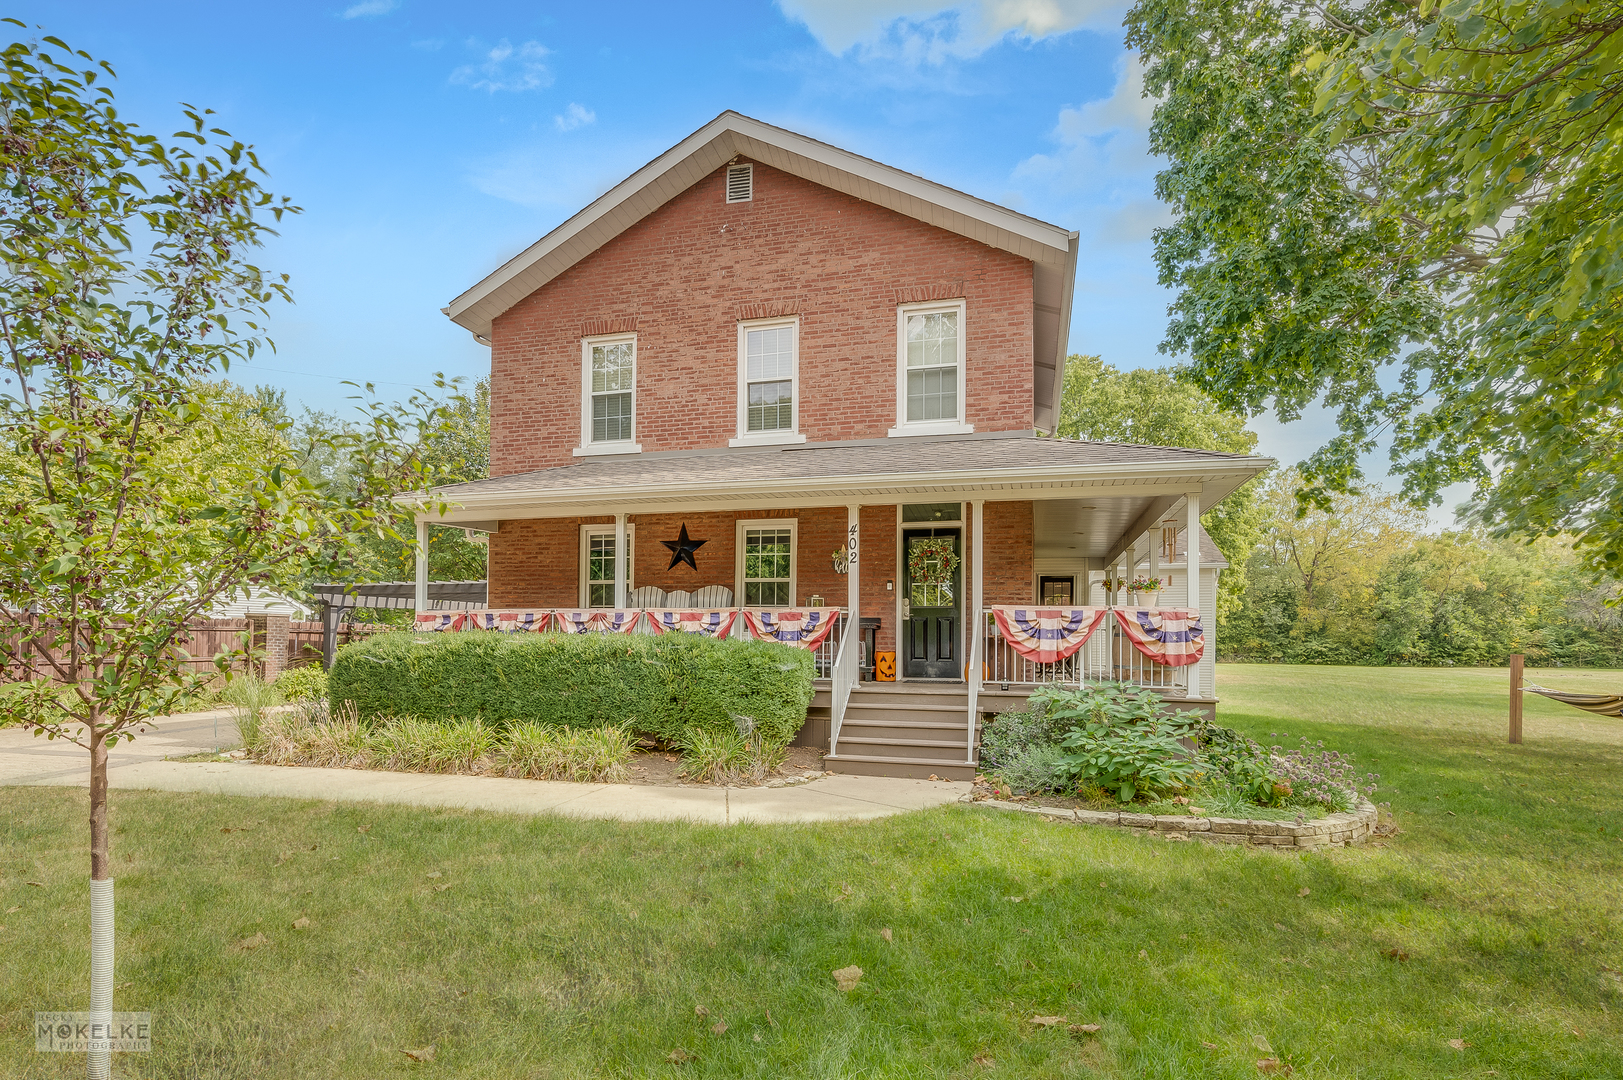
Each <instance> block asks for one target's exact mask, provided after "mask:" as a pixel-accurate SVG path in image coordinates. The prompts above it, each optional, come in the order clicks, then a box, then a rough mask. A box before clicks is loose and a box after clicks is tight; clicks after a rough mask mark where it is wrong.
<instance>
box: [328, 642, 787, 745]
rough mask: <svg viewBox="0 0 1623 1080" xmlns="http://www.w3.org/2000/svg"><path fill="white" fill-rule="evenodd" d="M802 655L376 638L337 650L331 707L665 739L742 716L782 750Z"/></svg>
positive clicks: (727, 726) (661, 645)
mask: <svg viewBox="0 0 1623 1080" xmlns="http://www.w3.org/2000/svg"><path fill="white" fill-rule="evenodd" d="M812 675H813V657H812V654H811V652H810V651H809V650H806V649H797V648H795V647H793V646H790V645H780V644H778V643H777V642H771V641H714V640H712V639H710V638H706V637H701V636H699V635H697V634H678V633H671V634H660V635H651V634H552V633H548V634H507V633H498V632H484V631H470V632H461V633H445V634H419V633H413V632H409V631H408V632H404V633H393V634H378V635H375V636H372V637H369V638H366V639H364V640H362V641H357V642H353V643H351V644H349V645H345V646H344V647H343V648H341V649H339V650H338V655H337V657H336V658H335V659H334V660H333V665H332V671H331V672H330V673H329V674H328V685H329V687H330V689H331V694H332V703H333V707H334V709H336V708H337V707H338V706H340V705H342V704H343V703H344V702H346V701H347V702H353V703H354V704H355V708H356V710H357V712H358V713H359V714H360V716H361V717H362V718H363V719H370V718H373V717H378V716H416V717H420V718H422V719H424V720H465V719H472V718H475V717H477V718H479V719H482V720H484V721H485V722H486V723H488V724H492V725H495V726H497V727H506V726H507V725H508V724H510V723H514V722H517V721H523V720H534V721H539V722H540V723H543V724H549V725H568V726H570V727H599V726H602V725H605V724H624V725H626V726H628V727H630V728H631V729H632V730H633V731H636V732H638V733H640V734H644V735H651V736H654V737H656V738H659V739H662V740H665V741H667V742H675V741H677V740H679V739H680V738H681V737H682V736H683V734H684V733H685V732H686V731H687V729H689V728H695V727H696V728H700V729H703V730H707V731H714V732H718V733H719V732H722V731H727V732H732V731H735V730H736V728H735V725H734V722H733V720H732V717H734V716H748V717H752V718H753V719H754V720H755V722H756V726H757V730H758V731H759V732H760V733H761V735H762V737H763V739H764V740H765V741H766V742H767V743H768V744H769V745H774V746H783V745H787V744H788V742H789V740H790V739H792V738H794V735H795V732H797V731H799V730H800V727H801V725H802V724H804V723H805V721H806V707H807V706H808V705H810V704H811V698H812Z"/></svg>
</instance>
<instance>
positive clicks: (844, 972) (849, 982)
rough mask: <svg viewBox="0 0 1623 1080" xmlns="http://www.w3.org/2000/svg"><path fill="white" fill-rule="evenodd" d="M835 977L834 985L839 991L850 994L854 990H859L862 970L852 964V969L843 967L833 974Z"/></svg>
mask: <svg viewBox="0 0 1623 1080" xmlns="http://www.w3.org/2000/svg"><path fill="white" fill-rule="evenodd" d="M833 975H834V985H835V986H837V987H839V989H840V990H841V991H842V992H844V993H850V992H851V991H852V990H855V989H856V988H857V983H859V982H861V981H862V969H861V968H859V967H857V966H856V965H855V964H852V965H851V966H850V967H842V968H840V969H839V970H838V971H836V972H833Z"/></svg>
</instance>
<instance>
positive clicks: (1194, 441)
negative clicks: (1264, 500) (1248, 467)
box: [1057, 356, 1262, 623]
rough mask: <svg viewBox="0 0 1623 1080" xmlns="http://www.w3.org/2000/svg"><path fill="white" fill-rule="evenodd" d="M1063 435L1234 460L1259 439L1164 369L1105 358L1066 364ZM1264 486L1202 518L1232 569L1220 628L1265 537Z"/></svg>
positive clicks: (1222, 590)
mask: <svg viewBox="0 0 1623 1080" xmlns="http://www.w3.org/2000/svg"><path fill="white" fill-rule="evenodd" d="M1057 434H1058V435H1059V436H1060V437H1061V438H1064V439H1091V440H1095V441H1098V442H1115V443H1137V444H1139V445H1141V446H1177V447H1183V448H1185V449H1190V450H1218V451H1222V452H1223V453H1227V454H1250V453H1254V452H1255V451H1256V448H1257V436H1256V434H1255V433H1254V432H1252V431H1249V430H1247V429H1246V426H1245V417H1244V416H1242V415H1241V414H1239V413H1237V412H1234V411H1232V410H1228V409H1224V408H1222V407H1221V406H1219V405H1218V404H1217V402H1215V401H1214V400H1213V399H1212V398H1211V396H1210V395H1208V394H1206V393H1205V392H1203V391H1202V390H1200V389H1198V388H1196V387H1194V386H1191V385H1189V384H1188V383H1184V382H1180V381H1179V380H1177V379H1175V378H1173V377H1172V375H1171V374H1169V373H1168V372H1166V371H1161V370H1158V369H1156V368H1138V369H1136V370H1132V371H1120V370H1118V369H1116V368H1114V367H1111V366H1110V365H1109V364H1107V363H1105V362H1104V360H1103V359H1101V358H1100V357H1097V356H1072V357H1070V358H1069V359H1068V360H1066V362H1065V386H1064V389H1063V392H1062V393H1061V396H1060V407H1059V424H1058V432H1057ZM1257 486H1258V481H1257V480H1253V481H1250V482H1249V483H1247V484H1245V485H1244V486H1242V487H1241V488H1240V489H1239V490H1238V491H1236V492H1234V493H1233V494H1232V495H1230V496H1229V497H1228V498H1226V499H1224V500H1223V501H1222V502H1221V503H1218V504H1217V505H1216V506H1215V507H1213V508H1211V509H1210V510H1208V511H1206V512H1205V513H1204V514H1202V515H1201V518H1200V521H1201V524H1202V525H1203V526H1205V528H1206V531H1207V533H1209V534H1210V535H1211V538H1212V543H1214V544H1216V545H1217V550H1219V551H1221V552H1222V553H1223V557H1224V558H1225V559H1227V560H1228V562H1229V569H1227V570H1225V571H1223V572H1222V574H1221V575H1220V576H1219V579H1218V588H1217V619H1218V622H1219V623H1224V622H1226V621H1227V619H1228V618H1229V617H1230V615H1232V614H1233V612H1234V611H1235V610H1237V608H1238V606H1239V603H1240V598H1241V596H1242V595H1243V594H1244V592H1245V577H1246V561H1247V559H1248V558H1249V556H1250V553H1251V549H1252V548H1253V547H1254V546H1255V545H1256V543H1257V541H1258V540H1259V539H1260V538H1261V531H1260V530H1261V523H1262V517H1261V515H1260V514H1259V513H1258V511H1257V507H1256V492H1257Z"/></svg>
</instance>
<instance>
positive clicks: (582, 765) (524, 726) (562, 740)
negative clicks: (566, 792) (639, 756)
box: [496, 720, 636, 784]
mask: <svg viewBox="0 0 1623 1080" xmlns="http://www.w3.org/2000/svg"><path fill="white" fill-rule="evenodd" d="M635 749H636V743H635V741H634V739H633V737H632V735H631V733H630V732H628V731H626V729H625V728H618V727H599V728H572V727H547V726H546V725H544V724H538V723H536V722H534V721H533V720H526V721H522V722H520V723H517V724H513V725H511V726H509V727H508V729H507V733H506V737H505V739H504V740H503V742H502V744H501V746H500V747H499V748H498V749H497V751H496V760H497V761H498V763H499V764H500V766H501V771H502V775H504V776H522V777H525V778H527V779H530V780H573V781H575V782H576V783H589V784H614V783H621V782H623V781H625V780H628V779H630V773H629V772H628V771H627V770H626V762H627V761H629V760H630V759H631V755H632V752H633V751H634V750H635Z"/></svg>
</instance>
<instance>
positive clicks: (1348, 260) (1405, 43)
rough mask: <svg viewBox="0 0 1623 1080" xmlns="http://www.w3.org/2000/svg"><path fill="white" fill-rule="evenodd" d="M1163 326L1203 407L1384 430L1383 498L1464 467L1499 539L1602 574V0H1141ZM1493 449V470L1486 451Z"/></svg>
mask: <svg viewBox="0 0 1623 1080" xmlns="http://www.w3.org/2000/svg"><path fill="white" fill-rule="evenodd" d="M1127 26H1128V43H1129V44H1130V45H1131V46H1133V47H1135V48H1137V49H1138V50H1140V52H1141V53H1142V54H1143V56H1144V59H1145V61H1146V65H1147V66H1146V75H1145V86H1146V90H1147V92H1148V93H1150V94H1152V95H1154V96H1155V97H1157V98H1158V99H1160V100H1159V104H1158V105H1157V107H1156V111H1155V119H1154V122H1153V126H1152V131H1151V145H1152V148H1153V149H1154V151H1155V152H1156V153H1158V154H1162V155H1164V156H1165V157H1166V158H1167V160H1168V162H1169V164H1168V167H1167V169H1166V170H1165V171H1164V172H1162V173H1161V174H1160V176H1159V177H1158V179H1157V186H1158V191H1159V194H1160V196H1161V197H1162V198H1163V199H1165V200H1166V201H1167V202H1168V203H1169V204H1171V206H1172V207H1173V210H1174V213H1175V221H1174V224H1173V225H1172V226H1170V227H1168V228H1166V229H1163V230H1160V231H1159V232H1158V234H1157V237H1156V258H1157V262H1158V265H1159V268H1160V272H1161V278H1162V281H1163V282H1164V283H1166V284H1169V285H1173V286H1175V287H1177V288H1178V289H1179V295H1178V299H1177V301H1176V302H1175V304H1174V306H1173V309H1172V314H1173V320H1172V322H1171V324H1170V327H1169V331H1168V335H1167V338H1166V341H1165V342H1164V343H1163V348H1164V349H1166V350H1167V351H1168V352H1173V353H1187V355H1188V356H1189V373H1190V376H1191V377H1192V378H1193V379H1194V381H1195V382H1196V383H1198V384H1199V385H1200V386H1202V387H1203V388H1205V389H1206V390H1208V391H1209V392H1210V393H1211V394H1212V395H1213V396H1214V398H1216V400H1217V401H1218V402H1220V403H1221V404H1223V405H1225V406H1228V407H1231V408H1236V409H1242V410H1246V411H1247V412H1252V413H1254V412H1256V411H1259V410H1261V409H1263V408H1267V407H1270V406H1271V407H1273V408H1275V409H1276V410H1277V411H1278V413H1279V414H1280V415H1281V416H1282V417H1283V418H1284V419H1287V420H1289V419H1292V418H1294V417H1295V416H1297V415H1299V414H1300V412H1301V410H1302V409H1303V408H1304V407H1305V406H1306V405H1307V404H1308V403H1310V402H1312V401H1314V400H1315V399H1319V398H1322V399H1323V400H1324V401H1325V403H1326V404H1328V405H1329V406H1331V407H1332V408H1334V409H1337V410H1338V421H1339V428H1340V430H1339V434H1338V435H1337V436H1336V437H1335V438H1334V439H1332V440H1331V441H1330V442H1329V443H1328V444H1327V445H1326V446H1325V447H1323V448H1322V449H1321V450H1320V451H1318V452H1317V453H1316V454H1315V455H1313V457H1312V458H1311V459H1310V460H1309V461H1308V462H1306V463H1304V465H1303V468H1302V474H1301V475H1302V479H1303V481H1304V484H1303V487H1302V488H1301V489H1300V497H1301V498H1302V499H1303V500H1304V501H1306V502H1317V503H1318V504H1319V505H1320V506H1321V507H1323V506H1328V505H1329V501H1330V500H1329V496H1330V492H1332V491H1343V492H1344V491H1348V490H1352V489H1353V488H1355V487H1356V483H1357V481H1358V479H1359V477H1360V473H1359V465H1358V461H1359V457H1360V455H1362V454H1365V453H1367V452H1368V451H1369V450H1370V449H1372V448H1373V447H1374V446H1375V444H1376V442H1377V440H1378V439H1379V438H1380V437H1381V436H1382V435H1383V434H1389V435H1390V436H1391V437H1392V439H1393V444H1392V454H1393V460H1394V469H1395V471H1396V472H1397V473H1399V474H1400V475H1402V476H1403V477H1404V488H1403V495H1404V496H1405V497H1406V498H1407V499H1409V500H1410V501H1412V502H1415V503H1417V504H1420V503H1424V502H1426V501H1435V499H1436V497H1437V493H1438V491H1439V490H1440V488H1442V487H1443V486H1444V485H1446V484H1449V483H1452V482H1455V481H1459V480H1473V481H1475V482H1476V484H1477V486H1478V499H1479V503H1480V506H1481V510H1482V515H1483V520H1484V521H1485V522H1486V523H1488V525H1489V526H1490V528H1491V529H1492V531H1493V532H1494V533H1495V534H1498V535H1511V534H1519V535H1522V536H1537V535H1555V534H1557V533H1559V532H1563V531H1568V532H1571V533H1572V534H1574V535H1575V536H1576V537H1577V544H1578V550H1579V552H1580V553H1581V554H1582V556H1583V557H1584V558H1585V560H1586V561H1587V562H1588V563H1589V564H1590V565H1591V567H1592V568H1595V569H1599V570H1605V569H1610V570H1611V571H1612V572H1613V573H1615V571H1616V570H1617V568H1618V567H1620V566H1623V412H1620V411H1619V408H1618V404H1617V403H1618V401H1619V400H1623V354H1620V353H1619V346H1618V344H1617V342H1618V332H1619V329H1620V327H1623V307H1620V305H1619V304H1618V301H1617V296H1618V295H1619V289H1618V286H1619V284H1620V282H1623V186H1620V185H1623V181H1620V177H1623V168H1620V167H1619V166H1620V164H1623V161H1620V158H1619V155H1620V154H1623V140H1620V136H1623V110H1620V109H1619V108H1618V104H1619V101H1620V99H1619V97H1618V94H1619V92H1620V90H1623V80H1620V76H1619V74H1618V72H1619V70H1620V62H1623V35H1620V33H1619V31H1620V30H1623V6H1620V5H1619V4H1618V3H1617V2H1616V0H1611V2H1607V3H1601V4H1589V3H1577V2H1572V3H1531V2H1526V0H1456V2H1454V3H1451V4H1448V5H1447V6H1441V5H1439V4H1437V3H1435V2H1434V0H1421V2H1419V3H1408V2H1400V0H1381V2H1377V3H1372V4H1356V3H1329V4H1315V5H1305V4H1297V3H1293V2H1290V0H1265V2H1264V3H1260V4H1255V5H1246V6H1241V7H1236V6H1234V5H1232V4H1227V3H1221V2H1218V0H1193V2H1191V0H1140V2H1139V3H1138V4H1137V5H1136V6H1135V7H1134V8H1133V10H1132V11H1131V13H1130V14H1129V16H1128V19H1127ZM1489 462H1492V463H1493V466H1494V467H1493V470H1492V471H1490V470H1489V468H1488V463H1489Z"/></svg>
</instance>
